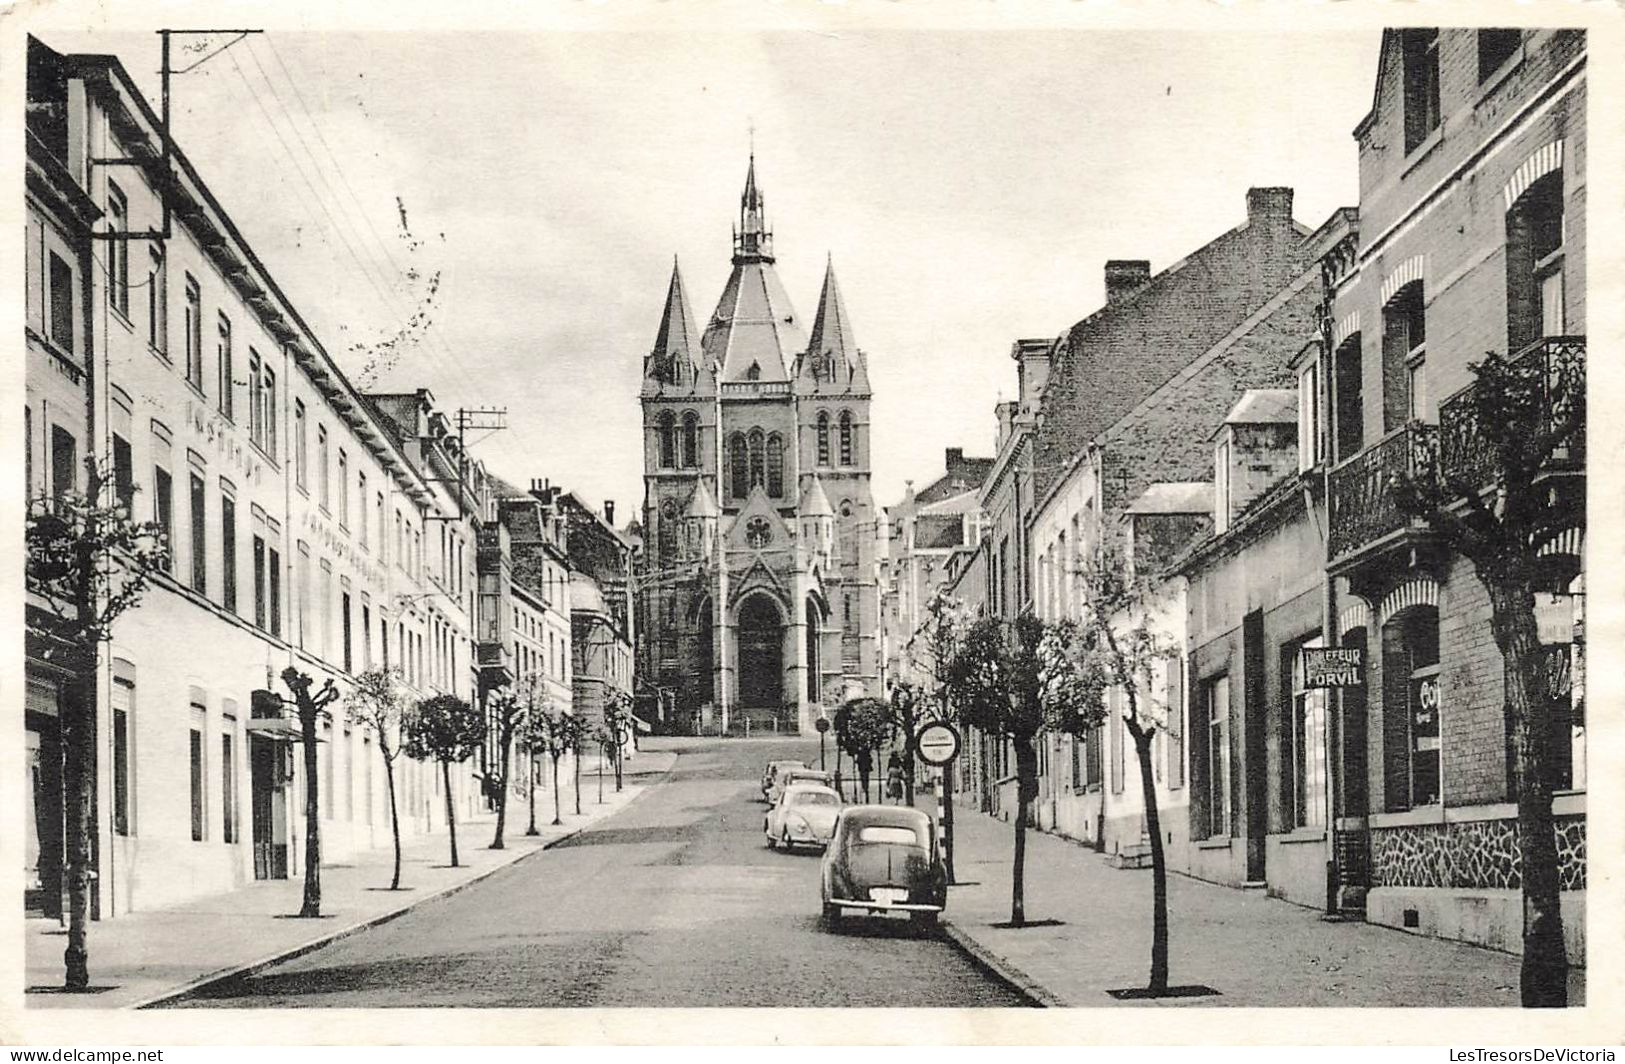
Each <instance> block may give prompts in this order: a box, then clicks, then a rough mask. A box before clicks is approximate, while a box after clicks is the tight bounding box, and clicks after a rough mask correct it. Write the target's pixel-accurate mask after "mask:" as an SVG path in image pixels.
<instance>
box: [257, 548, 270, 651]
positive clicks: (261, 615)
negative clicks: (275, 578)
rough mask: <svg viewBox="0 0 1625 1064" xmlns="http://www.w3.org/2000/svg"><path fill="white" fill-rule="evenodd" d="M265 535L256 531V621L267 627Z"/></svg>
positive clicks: (259, 624) (267, 594)
mask: <svg viewBox="0 0 1625 1064" xmlns="http://www.w3.org/2000/svg"><path fill="white" fill-rule="evenodd" d="M265 565H266V557H265V537H264V536H262V535H260V534H259V533H258V532H256V533H254V623H255V624H256V625H258V626H259V627H261V628H264V627H265V622H266V617H267V615H266V607H267V605H268V596H269V590H268V589H267V587H266V572H265Z"/></svg>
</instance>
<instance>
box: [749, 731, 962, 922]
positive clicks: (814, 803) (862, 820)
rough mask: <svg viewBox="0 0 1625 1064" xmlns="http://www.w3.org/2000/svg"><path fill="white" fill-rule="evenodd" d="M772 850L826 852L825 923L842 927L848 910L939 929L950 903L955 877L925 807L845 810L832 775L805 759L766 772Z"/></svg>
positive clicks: (822, 875)
mask: <svg viewBox="0 0 1625 1064" xmlns="http://www.w3.org/2000/svg"><path fill="white" fill-rule="evenodd" d="M762 796H763V798H765V799H766V800H767V803H768V812H767V816H766V818H765V819H764V820H763V823H762V830H763V833H764V834H765V835H766V837H767V846H768V849H783V850H786V851H789V850H793V849H795V848H796V847H807V848H819V849H822V850H823V852H824V860H823V863H822V865H821V866H820V869H819V884H820V900H821V901H822V903H823V915H824V919H825V920H826V921H827V922H828V923H829V924H830V925H832V926H833V925H836V924H838V923H839V922H840V921H841V919H842V917H843V916H844V915H845V913H846V910H848V909H857V910H860V911H863V912H867V913H907V914H908V916H909V918H910V919H911V920H912V921H913V922H914V923H915V924H916V925H917V926H920V927H927V928H928V927H932V926H934V925H935V924H936V922H937V914H938V913H940V912H942V911H943V909H944V908H946V907H947V904H948V876H947V872H946V870H945V869H944V867H943V864H942V855H941V854H940V853H939V852H938V848H937V832H936V824H935V822H934V821H933V820H932V818H931V817H930V816H929V815H927V814H926V813H923V812H921V811H920V810H918V809H910V808H908V807H906V806H896V805H845V804H844V803H843V802H842V801H841V795H840V792H839V791H837V790H836V789H835V781H834V779H833V778H832V777H831V776H830V774H829V773H828V772H824V771H822V770H819V769H813V768H808V767H807V766H806V765H805V764H804V763H802V762H800V761H785V760H780V761H770V762H768V764H767V768H766V769H765V770H763V772H762Z"/></svg>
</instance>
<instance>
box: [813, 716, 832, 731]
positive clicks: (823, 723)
mask: <svg viewBox="0 0 1625 1064" xmlns="http://www.w3.org/2000/svg"><path fill="white" fill-rule="evenodd" d="M813 727H815V728H817V729H818V730H819V731H821V732H827V731H829V718H828V717H819V718H818V719H817V720H815V721H813Z"/></svg>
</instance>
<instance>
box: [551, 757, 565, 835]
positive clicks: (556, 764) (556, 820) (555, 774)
mask: <svg viewBox="0 0 1625 1064" xmlns="http://www.w3.org/2000/svg"><path fill="white" fill-rule="evenodd" d="M553 823H554V824H562V823H564V818H563V817H561V816H560V815H559V755H558V754H554V755H553Z"/></svg>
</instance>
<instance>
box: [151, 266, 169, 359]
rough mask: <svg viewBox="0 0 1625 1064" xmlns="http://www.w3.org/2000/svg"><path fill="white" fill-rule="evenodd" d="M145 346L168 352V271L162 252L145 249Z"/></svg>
mask: <svg viewBox="0 0 1625 1064" xmlns="http://www.w3.org/2000/svg"><path fill="white" fill-rule="evenodd" d="M147 346H149V347H151V348H152V349H153V350H154V351H156V352H158V353H159V354H160V355H165V356H167V355H168V352H169V271H168V270H166V269H165V268H164V254H163V252H162V251H159V250H158V249H157V248H148V249H147Z"/></svg>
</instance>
